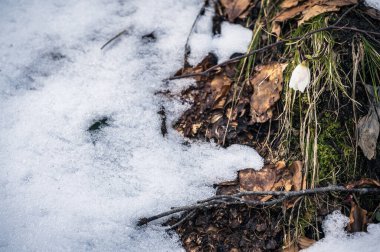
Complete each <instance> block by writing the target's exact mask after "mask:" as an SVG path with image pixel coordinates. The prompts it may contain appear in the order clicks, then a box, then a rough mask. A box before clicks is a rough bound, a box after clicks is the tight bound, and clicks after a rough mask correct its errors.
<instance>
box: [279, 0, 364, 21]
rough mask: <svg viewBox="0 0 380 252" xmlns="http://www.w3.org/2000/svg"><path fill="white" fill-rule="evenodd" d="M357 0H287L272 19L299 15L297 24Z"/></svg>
mask: <svg viewBox="0 0 380 252" xmlns="http://www.w3.org/2000/svg"><path fill="white" fill-rule="evenodd" d="M357 3H358V0H310V1H303V2H301V1H294V0H288V1H284V2H283V4H281V9H282V10H281V11H280V13H279V14H277V16H275V18H274V19H273V21H275V22H285V21H287V20H289V19H294V18H297V17H300V20H299V22H298V25H301V24H302V23H304V22H306V21H308V20H310V19H312V18H313V17H316V16H318V15H320V14H323V13H327V12H332V11H338V10H340V8H341V7H343V6H348V5H353V4H357Z"/></svg>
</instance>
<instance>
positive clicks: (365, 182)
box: [346, 178, 380, 189]
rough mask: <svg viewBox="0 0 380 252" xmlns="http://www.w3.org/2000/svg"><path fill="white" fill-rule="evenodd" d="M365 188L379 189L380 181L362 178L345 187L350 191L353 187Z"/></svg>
mask: <svg viewBox="0 0 380 252" xmlns="http://www.w3.org/2000/svg"><path fill="white" fill-rule="evenodd" d="M365 186H376V187H380V181H378V180H375V179H371V178H362V179H360V180H358V181H355V182H351V183H349V184H348V185H346V188H347V189H352V188H355V187H365Z"/></svg>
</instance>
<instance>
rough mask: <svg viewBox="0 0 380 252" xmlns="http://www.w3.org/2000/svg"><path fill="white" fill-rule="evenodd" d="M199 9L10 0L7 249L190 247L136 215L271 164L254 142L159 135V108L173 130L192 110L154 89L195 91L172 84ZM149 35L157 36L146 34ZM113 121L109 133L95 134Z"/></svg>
mask: <svg viewBox="0 0 380 252" xmlns="http://www.w3.org/2000/svg"><path fill="white" fill-rule="evenodd" d="M201 5H202V1H201V0H193V1H189V0H165V1H155V0H144V1H141V0H136V1H122V0H120V1H112V0H81V1H76V0H65V1H63V0H49V1H37V0H36V1H33V0H9V1H4V0H3V1H1V2H0V202H1V203H0V251H84V250H94V251H149V250H150V251H176V250H181V246H180V244H179V242H178V239H177V237H175V236H173V237H169V236H168V235H167V234H166V233H165V232H164V231H163V228H162V227H161V226H160V225H159V223H157V224H156V225H149V226H148V227H147V228H136V226H135V224H136V221H137V220H138V218H140V217H143V216H148V215H152V214H156V213H159V212H160V211H165V210H168V209H169V208H170V207H171V206H178V205H183V204H187V203H190V202H193V201H195V200H197V199H200V198H204V197H207V196H211V195H212V194H213V193H214V190H213V189H212V187H211V185H212V184H213V183H214V182H217V181H220V180H222V179H231V178H233V177H235V171H236V170H237V169H239V168H242V167H255V168H260V167H261V166H262V160H261V158H260V157H259V156H258V154H257V153H256V152H255V151H254V150H252V149H249V148H246V147H242V146H232V147H231V148H229V149H227V150H223V149H219V148H217V147H216V146H214V145H212V144H207V143H192V144H191V146H190V147H189V146H186V145H184V144H183V142H184V139H183V138H182V137H180V136H179V135H178V134H177V133H176V132H173V131H172V130H169V134H168V136H167V137H166V138H163V137H162V135H161V133H160V119H159V115H158V114H157V111H158V110H159V108H160V106H161V105H162V104H164V102H166V106H167V109H168V116H169V123H170V122H171V121H172V120H173V118H174V117H176V116H178V115H179V112H180V111H181V110H183V109H185V107H184V106H183V105H181V104H179V103H177V102H175V101H164V100H163V98H162V97H159V96H155V95H154V93H155V92H156V91H157V90H160V89H163V88H173V89H176V90H179V89H180V88H183V87H185V86H188V85H189V84H190V80H184V81H177V82H175V83H174V82H173V83H169V84H166V83H165V82H162V79H164V78H167V77H168V76H169V75H171V74H173V73H174V72H175V71H176V70H177V69H179V68H180V67H181V64H182V60H183V59H182V57H183V51H184V44H185V41H186V38H187V34H188V32H189V30H190V28H191V25H192V23H193V21H194V19H195V17H196V15H197V13H198V11H199V9H200V7H201ZM228 28H230V27H228ZM228 28H227V29H228ZM239 28H240V27H239ZM123 29H126V34H125V35H123V36H122V37H121V38H120V39H118V40H117V41H115V42H114V43H112V44H110V45H109V46H108V47H107V48H106V49H105V50H103V51H102V50H100V47H101V46H102V44H104V43H105V42H106V41H107V40H108V39H109V38H111V37H112V36H114V35H115V34H117V33H118V32H120V31H121V30H123ZM232 30H234V29H232ZM151 32H154V35H155V37H156V38H157V40H156V41H149V39H148V40H147V39H145V40H144V39H142V36H144V35H146V34H149V33H151ZM245 34H247V32H246V31H245ZM245 36H246V35H245ZM248 36H250V32H249V31H248ZM248 42H249V39H248ZM240 44H241V43H240ZM246 46H247V45H245V47H246ZM245 49H246V48H242V51H243V52H244V50H245ZM198 56H199V57H200V56H201V55H198ZM103 117H109V118H110V119H109V124H110V126H109V127H105V128H103V130H101V131H99V132H96V133H94V134H90V133H89V132H88V131H87V129H88V128H89V126H90V125H91V124H92V123H93V122H94V121H96V120H98V119H101V118H103ZM169 128H170V127H169Z"/></svg>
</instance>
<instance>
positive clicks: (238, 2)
mask: <svg viewBox="0 0 380 252" xmlns="http://www.w3.org/2000/svg"><path fill="white" fill-rule="evenodd" d="M250 2H251V1H250V0H220V3H221V4H222V6H223V7H224V8H225V13H226V15H227V18H228V21H230V22H233V21H235V19H236V18H237V17H239V16H240V15H241V14H243V12H244V11H245V10H246V9H247V8H248V6H249V4H250Z"/></svg>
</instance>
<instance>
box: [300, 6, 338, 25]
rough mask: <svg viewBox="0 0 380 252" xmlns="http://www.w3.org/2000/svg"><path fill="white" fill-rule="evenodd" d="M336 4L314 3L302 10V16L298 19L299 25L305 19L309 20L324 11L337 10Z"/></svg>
mask: <svg viewBox="0 0 380 252" xmlns="http://www.w3.org/2000/svg"><path fill="white" fill-rule="evenodd" d="M338 10H339V7H338V6H328V5H314V6H312V7H310V8H308V9H306V10H304V11H303V12H302V14H303V15H302V18H301V19H300V20H299V21H298V25H301V24H303V23H305V22H306V21H309V20H310V19H312V18H313V17H316V16H318V15H320V14H323V13H326V12H332V11H338Z"/></svg>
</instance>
